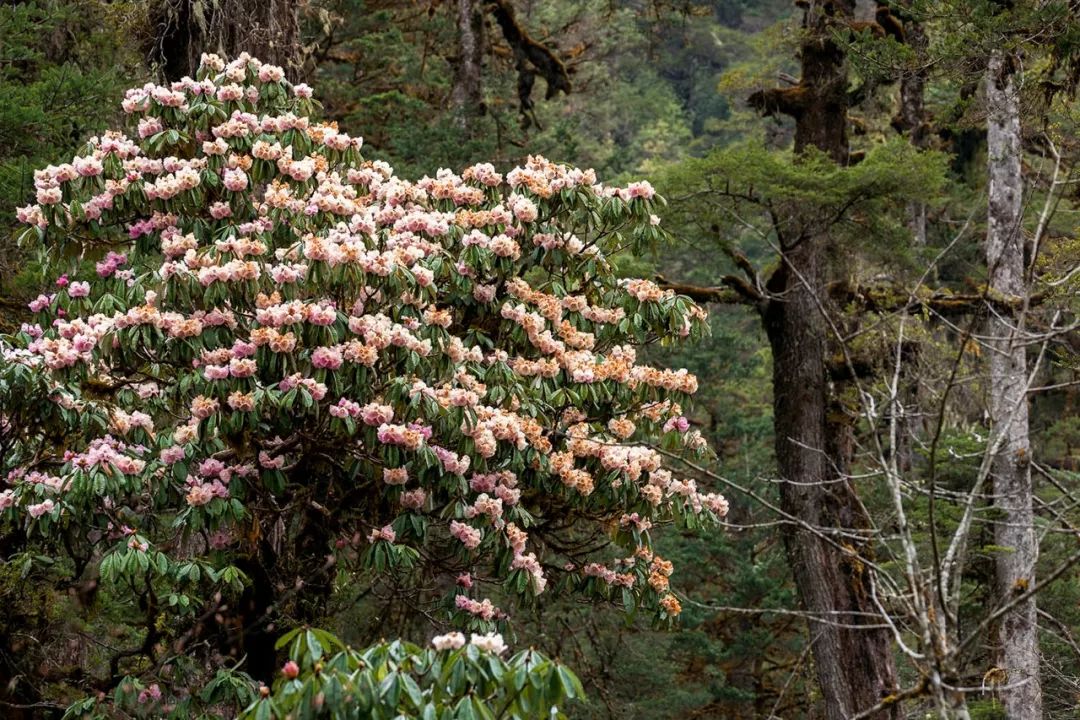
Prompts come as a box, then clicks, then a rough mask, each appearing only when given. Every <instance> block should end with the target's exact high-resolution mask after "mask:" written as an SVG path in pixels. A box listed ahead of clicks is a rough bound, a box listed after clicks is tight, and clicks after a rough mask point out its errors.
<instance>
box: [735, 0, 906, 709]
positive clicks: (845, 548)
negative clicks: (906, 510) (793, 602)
mask: <svg viewBox="0 0 1080 720" xmlns="http://www.w3.org/2000/svg"><path fill="white" fill-rule="evenodd" d="M854 12H855V2H854V1H853V0H843V1H839V2H832V1H829V2H810V3H809V5H808V7H807V8H806V11H805V17H804V20H803V30H804V33H805V37H804V40H803V42H802V43H801V45H800V48H799V60H800V62H801V66H802V77H801V78H800V80H799V84H798V85H797V86H795V87H793V88H786V89H780V90H770V91H764V92H761V93H757V94H755V95H754V96H753V97H752V98H751V103H752V104H754V105H755V106H756V107H758V108H759V109H760V110H762V111H763V112H765V113H770V114H771V113H775V112H782V113H785V114H788V115H791V116H792V117H794V119H795V154H796V156H797V157H798V156H801V155H805V154H806V153H808V152H812V151H816V152H820V153H824V154H826V155H827V156H828V157H829V158H830V159H831V160H832V161H833V162H834V163H836V164H838V165H846V164H847V163H848V152H849V148H848V139H847V125H848V117H847V113H848V73H847V67H846V60H845V57H844V52H843V51H842V49H841V48H840V46H839V45H838V44H837V43H836V42H835V41H834V39H833V37H832V34H833V33H834V32H835V31H836V25H835V23H836V22H837V21H839V22H844V20H845V19H846V18H851V17H853V16H854ZM784 212H785V213H786V214H787V215H788V217H786V218H783V220H782V222H783V227H780V226H778V227H777V231H778V232H777V234H778V238H777V241H778V243H779V250H780V253H781V258H780V265H779V267H778V268H777V269H776V271H775V272H774V273H773V274H772V276H771V277H770V278H769V280H768V282H767V285H766V290H767V292H768V299H767V300H766V301H765V305H764V310H763V320H764V324H765V330H766V332H767V334H768V338H769V345H770V347H771V348H772V354H773V411H774V431H775V443H776V459H777V465H778V469H779V471H780V477H781V484H780V505H781V509H782V510H783V511H784V512H785V513H787V514H789V515H790V516H792V517H795V518H797V519H798V520H799V521H800V524H798V525H795V524H789V525H785V526H784V528H785V533H786V534H785V544H786V547H787V552H788V557H789V560H790V562H791V565H792V572H793V573H794V577H795V583H796V585H797V586H798V589H799V596H800V598H801V600H802V604H803V606H804V608H805V609H806V610H807V611H809V612H810V613H813V614H814V615H816V616H818V617H819V618H821V621H820V622H817V623H814V622H812V624H811V630H810V632H811V645H812V647H813V652H814V661H815V667H816V671H817V679H818V683H819V685H820V687H821V692H822V695H823V696H824V699H825V707H826V714H827V717H829V718H834V719H835V720H841V718H849V717H851V716H852V715H854V714H856V713H857V712H859V711H861V710H863V709H866V708H869V707H873V706H875V705H876V704H877V703H878V702H879V701H880V700H881V698H882V697H884V696H885V695H887V694H889V693H891V692H892V691H893V689H894V688H895V686H896V669H895V665H894V662H893V657H892V649H891V640H890V637H889V635H888V633H887V631H885V630H883V629H880V628H878V629H869V628H867V629H863V628H859V627H857V626H858V625H859V624H862V623H864V622H865V619H866V618H867V617H868V616H873V614H874V613H875V612H876V608H875V607H874V606H873V604H872V597H873V595H874V591H873V589H872V588H871V586H870V584H869V583H870V576H869V574H868V573H865V572H863V563H862V562H861V561H860V560H859V559H858V556H859V554H860V553H861V552H863V551H864V549H865V546H866V544H867V542H868V541H869V538H868V537H866V535H865V533H866V530H867V529H868V528H869V527H870V522H869V518H867V517H866V511H865V508H864V507H863V506H862V504H861V503H860V502H859V499H858V497H857V496H856V494H855V491H854V489H853V488H852V486H851V485H850V483H849V481H848V478H847V472H848V468H849V467H850V461H851V458H850V452H851V442H850V439H849V438H848V437H847V434H848V433H849V432H850V429H849V428H848V427H847V426H846V423H845V422H844V421H843V420H841V421H839V422H835V421H830V417H831V416H834V414H833V413H832V400H831V399H830V387H829V382H828V377H827V369H826V357H827V354H828V350H829V348H828V338H829V336H830V332H829V328H828V324H827V319H826V316H825V314H824V311H825V308H824V307H823V305H822V303H823V302H824V301H825V300H824V298H825V297H826V292H825V287H826V282H827V280H828V276H827V271H828V268H829V265H830V258H829V257H828V251H829V247H830V245H831V243H830V240H829V237H828V230H829V225H828V224H827V223H824V224H823V222H822V218H821V217H819V215H818V213H817V212H816V210H815V209H813V208H808V207H807V206H806V205H805V204H803V203H799V204H797V205H796V204H792V205H791V206H790V207H788V208H786V209H785V211H784ZM823 527H830V528H840V529H842V530H843V533H844V539H843V540H841V541H836V540H833V539H831V538H828V537H825V536H823V535H821V534H820V533H818V532H808V531H807V528H823ZM886 716H891V715H888V714H887V713H884V712H883V713H881V714H880V717H886Z"/></svg>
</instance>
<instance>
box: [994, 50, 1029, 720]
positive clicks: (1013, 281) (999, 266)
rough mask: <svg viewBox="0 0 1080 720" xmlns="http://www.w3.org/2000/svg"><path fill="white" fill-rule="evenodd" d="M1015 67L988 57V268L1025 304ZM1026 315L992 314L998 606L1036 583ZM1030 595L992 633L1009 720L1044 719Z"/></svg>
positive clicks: (1005, 58)
mask: <svg viewBox="0 0 1080 720" xmlns="http://www.w3.org/2000/svg"><path fill="white" fill-rule="evenodd" d="M1018 72H1019V71H1018V70H1017V63H1016V60H1015V59H1014V58H1013V57H1011V56H1010V55H1008V54H1007V53H1004V52H995V53H994V55H993V56H991V58H990V62H989V66H988V68H987V75H986V104H987V151H988V156H989V160H988V166H989V167H988V171H989V187H988V191H987V192H988V203H989V205H988V210H987V233H986V264H987V268H988V271H989V288H990V291H991V292H992V293H995V294H1001V295H1007V296H1022V295H1023V294H1024V293H1025V292H1026V291H1027V288H1026V283H1025V281H1024V235H1023V229H1022V219H1023V218H1022V213H1023V207H1022V201H1023V178H1022V176H1021V166H1020V104H1019V98H1018V92H1019V91H1018V83H1017V75H1018ZM1022 328H1023V315H1022V314H1018V313H1008V314H1000V315H999V314H993V315H992V316H991V318H990V320H989V328H988V330H989V333H988V334H989V335H990V337H991V340H990V347H989V351H990V352H989V355H990V360H989V365H990V386H989V393H990V397H989V408H990V420H991V427H992V430H993V432H992V435H991V437H992V438H993V439H995V440H998V442H997V443H996V454H995V457H994V458H993V465H992V469H991V477H992V480H993V495H994V506H995V507H996V508H998V509H999V510H1000V511H1001V513H1000V516H999V517H998V519H997V522H996V523H995V526H994V541H995V544H997V545H998V546H1000V547H1002V548H1006V549H1007V550H1006V551H1004V552H999V553H998V555H997V558H996V562H995V571H996V591H997V601H998V603H1001V604H1004V603H1007V602H1010V601H1012V600H1013V599H1014V598H1015V597H1016V596H1017V594H1018V593H1022V592H1024V591H1025V590H1027V589H1028V588H1030V587H1032V586H1033V585H1034V583H1035V562H1036V560H1037V559H1038V553H1039V547H1038V541H1037V539H1036V536H1035V526H1034V512H1033V510H1032V483H1031V464H1030V462H1031V457H1030V456H1031V449H1030V447H1029V444H1028V403H1027V358H1026V354H1025V346H1024V344H1023V342H1022V339H1021V337H1020V335H1021V334H1022ZM1036 620H1037V619H1036V614H1035V598H1034V596H1032V597H1030V598H1028V599H1027V600H1025V601H1023V602H1021V603H1019V604H1017V605H1016V607H1015V608H1013V609H1012V610H1011V611H1009V612H1008V613H1007V614H1006V615H1005V616H1004V618H1003V619H1002V622H1001V625H1000V627H999V629H998V638H997V639H998V645H999V655H998V657H999V660H998V664H999V666H1000V667H1002V668H1003V669H1004V670H1005V671H1006V672H1007V673H1008V682H1007V684H1006V686H1005V689H1003V690H1002V692H1001V696H1002V700H1003V703H1004V706H1005V714H1006V715H1007V716H1008V717H1009V718H1011V719H1012V720H1025V719H1026V718H1032V719H1035V718H1041V717H1042V688H1041V685H1040V682H1039V637H1038V626H1037V622H1036Z"/></svg>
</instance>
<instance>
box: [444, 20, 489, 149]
mask: <svg viewBox="0 0 1080 720" xmlns="http://www.w3.org/2000/svg"><path fill="white" fill-rule="evenodd" d="M455 10H456V13H457V29H458V60H457V63H456V67H455V68H454V86H453V88H452V89H451V91H450V106H451V108H452V109H453V119H454V123H455V124H456V125H457V127H458V129H459V130H461V131H462V132H463V133H464V134H465V136H466V137H468V136H470V135H471V134H472V133H473V131H474V129H475V128H474V127H473V120H474V119H475V118H476V117H477V116H479V115H482V114H483V109H484V104H483V95H482V87H481V62H482V60H483V42H484V34H483V33H484V16H483V12H482V10H481V8H480V4H479V2H478V1H477V0H457V7H456V8H455Z"/></svg>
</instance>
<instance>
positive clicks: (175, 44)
mask: <svg viewBox="0 0 1080 720" xmlns="http://www.w3.org/2000/svg"><path fill="white" fill-rule="evenodd" d="M297 7H298V3H297V2H296V1H295V0H217V1H216V2H198V1H197V0H155V2H154V4H153V5H152V6H151V7H150V30H151V34H152V44H151V46H150V48H149V52H148V56H149V57H148V59H149V60H150V63H151V64H153V65H157V66H158V67H160V69H161V73H162V75H164V76H165V78H166V79H167V80H179V79H180V78H182V77H183V76H185V75H188V76H191V77H194V76H195V70H196V69H197V68H198V67H199V58H200V57H201V56H202V54H203V53H218V54H219V55H221V56H222V57H224V58H226V59H231V58H234V57H236V56H237V55H239V54H240V53H242V52H247V53H250V54H251V55H252V56H254V57H256V58H258V59H259V60H261V61H263V62H265V63H270V64H271V65H280V66H281V67H283V68H285V69H286V71H289V72H290V74H292V75H294V76H295V73H296V71H297V70H298V69H299V67H300V63H301V56H300V42H299V40H300V27H299V21H298V18H297Z"/></svg>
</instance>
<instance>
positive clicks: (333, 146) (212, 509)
mask: <svg viewBox="0 0 1080 720" xmlns="http://www.w3.org/2000/svg"><path fill="white" fill-rule="evenodd" d="M315 107H316V106H315V102H314V100H313V99H312V96H311V90H310V88H308V87H307V86H306V85H292V84H290V83H289V82H288V81H286V80H285V79H284V77H283V73H282V72H281V70H280V68H276V67H273V66H269V65H264V64H261V63H259V62H258V61H257V60H254V59H252V58H250V57H247V56H246V55H243V56H241V57H239V58H237V59H235V60H234V61H232V62H229V63H225V62H224V61H222V60H221V59H219V58H217V57H216V56H206V57H205V58H204V62H203V64H202V67H201V69H200V72H199V74H198V78H197V79H194V80H193V79H190V78H185V79H184V80H182V81H180V82H177V83H173V84H172V85H171V86H169V87H161V86H156V85H147V86H145V87H142V88H136V89H133V90H130V91H129V92H128V93H127V96H126V98H125V99H124V101H123V109H124V111H125V112H126V113H127V114H128V115H129V116H130V118H131V121H132V126H133V127H134V133H133V135H132V136H128V135H125V134H123V133H121V132H107V133H105V134H103V135H101V136H99V137H94V138H92V139H91V140H90V142H89V143H88V145H87V146H86V148H85V149H84V150H83V152H82V153H81V154H80V156H78V157H76V158H74V159H73V160H72V162H70V163H65V164H63V165H58V166H49V167H47V168H45V169H43V170H41V171H38V172H37V173H36V174H35V185H36V188H37V198H36V199H37V203H36V204H34V205H30V206H27V207H24V208H20V209H19V211H18V216H19V219H20V220H21V221H22V222H24V223H26V224H27V225H28V226H29V227H28V229H27V232H26V234H25V236H24V239H25V240H27V241H30V242H40V243H41V246H42V247H44V248H46V249H47V251H48V253H49V257H50V258H51V259H52V260H53V263H54V265H53V266H54V267H55V263H56V262H59V263H61V264H62V267H61V268H58V269H57V272H59V271H61V270H62V271H63V272H64V274H62V275H60V276H59V278H58V279H57V280H56V288H55V291H54V292H52V293H50V294H45V295H42V296H40V297H38V298H37V299H36V300H35V301H34V302H33V303H31V306H30V307H31V310H32V311H33V312H34V313H36V318H37V322H36V324H28V325H24V326H23V328H22V330H21V332H19V333H18V334H17V335H16V336H14V337H12V338H8V339H7V340H3V339H0V350H2V352H3V360H4V365H3V367H2V369H0V400H3V405H2V407H3V408H4V409H3V414H2V415H0V443H2V448H0V450H2V451H3V452H2V456H0V457H2V459H0V470H2V471H3V473H4V475H6V478H7V483H8V487H7V488H6V489H4V490H3V491H2V492H0V511H2V513H3V518H4V522H6V523H8V524H9V525H18V526H22V527H24V528H25V530H26V531H27V534H28V536H29V537H31V538H33V542H35V543H38V544H39V547H43V548H46V549H47V550H46V555H48V554H50V553H52V554H54V555H63V556H65V557H69V558H71V559H74V560H75V563H74V567H75V570H74V572H73V573H72V577H74V578H75V579H77V578H78V574H79V573H85V572H88V571H87V567H88V566H96V568H97V572H99V573H100V577H101V578H102V580H103V581H104V582H105V583H106V584H111V586H112V587H114V588H116V590H115V591H116V592H117V593H122V592H124V590H123V588H129V590H130V591H134V592H141V591H142V589H143V588H146V589H149V590H150V594H151V595H152V596H153V597H154V598H155V599H156V600H157V601H158V606H157V607H156V608H155V613H159V614H161V617H164V618H167V619H168V622H164V623H163V622H160V621H159V618H157V616H156V615H155V619H154V621H153V622H151V623H150V624H151V625H154V627H156V628H157V629H156V630H153V629H151V628H149V627H148V628H147V633H148V634H149V633H151V632H154V633H156V637H155V641H160V642H163V643H164V642H170V641H171V642H174V643H175V642H176V641H178V639H180V638H184V639H187V640H189V639H190V636H191V633H194V632H196V631H197V629H191V628H195V626H196V618H197V617H199V616H200V615H201V614H203V613H204V612H205V611H206V610H207V609H208V608H210V609H211V614H212V603H214V602H220V598H221V597H222V594H223V593H224V594H225V596H230V594H231V595H232V596H235V595H236V594H237V593H239V592H241V591H242V589H243V588H244V587H245V585H247V584H248V583H249V578H248V575H249V574H250V571H245V569H244V568H250V567H251V566H252V563H254V564H256V565H257V564H259V563H262V565H264V566H267V567H269V566H271V565H272V566H273V567H274V572H277V573H279V574H280V573H286V572H292V573H295V574H296V579H297V580H301V581H302V580H303V579H304V578H303V573H304V572H307V573H310V574H314V572H315V567H316V566H318V565H319V563H320V562H321V561H322V559H323V558H328V562H327V567H333V568H334V570H333V572H334V573H337V577H338V578H339V579H341V578H346V579H349V581H350V582H357V581H360V579H363V581H365V582H368V583H372V584H378V583H379V582H380V578H387V577H395V576H398V577H400V576H401V575H402V574H405V575H407V574H409V573H416V572H418V570H419V569H420V568H423V572H424V573H425V576H426V577H428V578H429V579H430V578H431V577H435V578H440V577H445V578H447V579H448V580H447V582H445V583H442V584H441V585H440V584H439V583H436V585H438V586H439V590H438V592H436V593H434V594H433V595H432V596H431V597H427V598H426V599H423V600H419V599H418V600H417V602H426V603H428V607H429V608H438V609H439V612H440V613H441V616H440V621H445V622H446V623H447V625H448V626H455V625H456V626H457V627H468V628H469V629H472V630H476V631H490V630H492V629H493V628H494V626H495V625H499V624H501V626H503V627H504V628H505V627H506V626H507V623H509V622H510V621H511V619H512V615H511V607H510V606H509V605H508V603H520V602H526V603H528V602H534V601H535V598H536V597H537V596H539V595H540V594H542V593H545V592H546V591H547V592H550V591H551V590H552V589H555V590H556V591H558V592H581V593H585V594H586V595H587V596H591V597H596V598H605V599H611V600H614V601H616V602H619V603H622V604H624V605H625V606H626V607H627V608H629V609H638V608H640V609H642V610H644V611H647V612H650V613H653V614H655V616H656V617H657V618H659V619H663V618H668V617H672V616H674V615H676V614H678V612H679V603H678V601H677V599H676V598H675V596H674V595H672V594H671V592H670V589H669V580H668V578H669V576H670V575H671V573H672V567H671V564H670V563H669V562H667V561H666V560H664V559H663V558H661V557H659V556H657V555H655V554H654V553H653V552H652V551H651V550H650V539H649V530H650V528H651V527H652V525H653V524H654V523H656V522H668V521H678V522H683V523H688V524H691V525H696V524H702V523H704V524H711V523H714V522H715V520H716V518H717V517H718V516H722V515H723V514H724V513H725V512H726V509H727V505H726V502H725V501H724V499H723V498H722V497H720V496H719V495H716V494H712V493H703V492H701V491H699V490H698V488H697V487H696V486H695V483H694V482H693V481H692V480H684V479H679V478H677V477H675V476H674V475H673V474H672V472H671V471H670V470H669V469H667V468H665V467H664V464H663V462H662V457H663V456H662V454H661V453H660V452H658V450H657V449H656V447H655V445H656V444H663V446H664V447H665V448H666V451H667V452H671V453H675V454H677V453H681V452H691V453H703V452H706V451H707V450H706V448H705V446H704V441H703V440H702V438H701V437H700V435H699V434H697V433H696V432H695V431H692V430H689V423H688V422H687V420H686V418H685V417H684V416H683V414H682V407H681V406H682V405H683V404H684V403H685V402H686V401H687V400H688V399H689V396H690V394H692V393H693V392H694V391H695V389H696V380H695V378H694V377H693V376H692V375H690V374H688V373H687V372H686V371H685V370H678V371H673V370H667V369H661V368H656V367H651V366H649V365H646V364H643V363H642V362H640V361H639V357H638V354H639V352H638V351H639V349H640V348H641V347H642V346H644V345H647V344H651V343H656V342H662V343H663V342H669V341H673V340H677V339H679V338H686V337H694V336H697V335H699V334H700V333H702V332H703V331H704V322H703V321H704V318H705V314H704V312H703V311H702V310H701V309H700V308H698V307H697V306H696V305H694V304H693V303H692V302H691V301H690V300H689V299H688V298H685V297H682V296H677V295H674V294H673V293H671V292H670V291H663V290H661V289H660V288H658V287H657V286H656V285H655V284H653V283H651V282H650V281H648V280H640V279H630V280H619V279H618V277H617V275H616V273H615V269H614V267H613V265H612V262H613V259H614V258H615V257H616V256H617V255H618V254H619V253H621V252H625V251H635V250H638V249H640V248H641V247H643V246H644V245H646V244H648V243H650V242H652V241H654V240H656V239H657V238H658V237H659V233H660V231H659V228H658V227H657V223H658V220H657V218H656V217H655V216H654V215H652V211H653V209H654V208H653V206H654V204H655V203H656V202H658V199H657V198H654V196H653V190H652V188H651V186H649V184H648V183H645V182H640V183H633V184H631V185H629V186H627V187H624V188H615V187H608V186H604V185H602V184H600V183H598V182H597V179H596V178H595V176H594V174H593V172H592V171H583V170H579V169H576V168H571V167H567V166H564V165H558V164H555V163H552V162H549V161H547V160H545V159H543V158H539V157H532V158H529V160H528V162H527V163H526V164H525V165H523V166H522V167H518V168H515V169H513V170H511V171H510V172H508V173H506V174H505V175H503V174H501V173H499V172H497V171H496V169H495V168H494V167H493V166H492V165H490V164H479V165H474V166H472V167H469V168H466V169H465V170H464V171H463V172H461V174H460V175H458V174H455V173H453V172H451V171H449V170H440V171H439V172H438V173H437V174H436V176H435V177H424V178H422V179H420V180H419V181H416V182H410V181H406V180H403V179H401V178H398V177H396V176H395V175H394V173H393V170H392V169H391V168H390V166H388V165H387V164H386V163H383V162H378V161H376V162H371V161H364V160H363V159H362V158H361V155H360V147H361V140H360V139H359V138H355V137H350V136H349V135H346V134H345V133H343V132H340V131H339V130H338V129H337V127H336V126H335V125H333V124H324V123H318V122H315V121H313V120H311V119H310V117H309V116H310V115H311V114H312V113H313V112H314V110H315ZM56 258H62V259H60V260H56ZM597 538H601V539H603V540H604V542H602V543H599V544H598V543H597V542H596V539H597ZM612 548H616V549H618V550H617V551H616V552H613V551H612ZM30 558H31V556H30V555H29V554H28V555H27V563H28V566H27V567H28V568H29V566H30V565H29V564H30V563H31V562H32V561H31V559H30ZM239 558H246V559H248V564H247V565H244V566H243V567H240V563H238V559H239ZM251 558H255V560H251ZM268 558H272V560H268ZM286 558H292V559H293V560H294V562H292V564H290V563H289V562H285V559H286ZM313 560H314V563H313V562H312V561H313ZM324 569H325V568H324ZM69 570H70V568H69ZM69 579H71V578H69ZM272 579H273V580H275V581H278V580H281V577H280V576H275V577H274V578H272ZM279 584H280V583H279ZM302 584H303V583H302V582H301V583H300V585H302ZM429 585H430V583H429ZM500 586H501V587H500ZM297 587H299V585H298V586H297ZM399 591H400V590H399ZM436 596H437V597H436ZM495 596H498V597H495ZM493 597H494V599H493ZM144 600H145V598H144ZM264 609H266V611H267V614H269V613H271V612H283V611H284V609H285V604H284V601H283V600H282V599H281V598H280V597H275V599H274V600H273V602H271V603H269V604H268V605H266V607H265V608H264ZM297 613H299V611H297ZM297 617H298V618H299V614H298V615H297ZM170 627H173V628H177V629H176V630H175V634H171V633H172V631H170V630H169V629H168V628H170ZM163 628H164V629H163ZM185 628H187V630H185ZM185 632H187V633H188V634H187V635H184V633H185ZM152 646H153V643H152V642H150V641H149V640H148V641H147V646H146V647H145V648H144V649H143V653H142V654H143V655H145V656H146V658H147V659H148V660H149V661H150V664H151V666H153V667H155V668H156V670H155V671H160V670H161V668H160V667H159V666H158V665H154V663H155V662H157V660H156V658H155V650H154V648H153V647H152ZM182 647H184V646H182ZM159 664H160V663H159ZM140 672H149V671H148V670H146V669H145V668H143V669H142V670H140Z"/></svg>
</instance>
